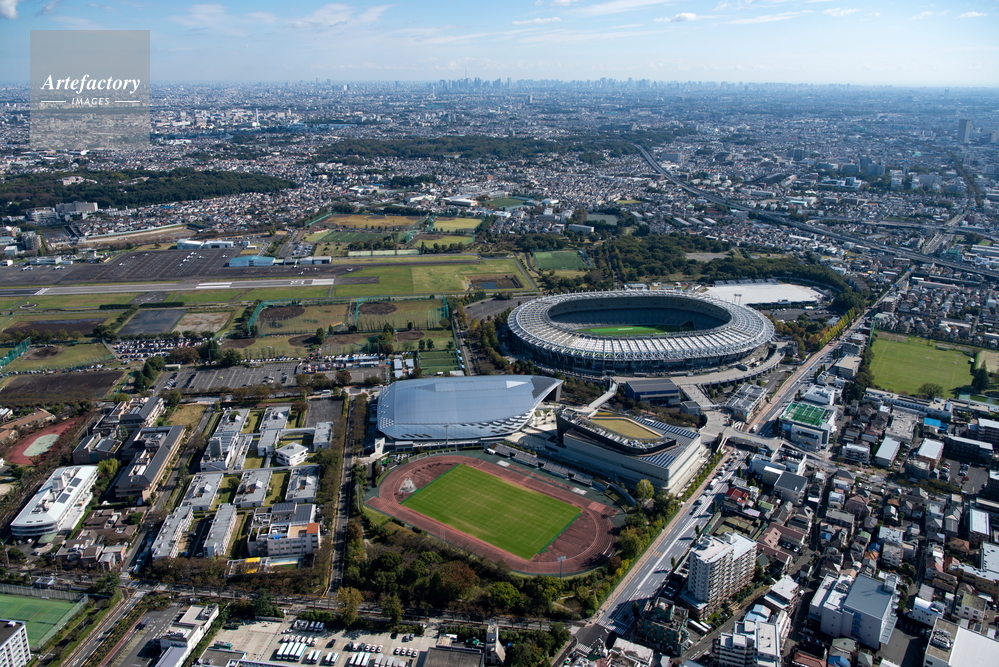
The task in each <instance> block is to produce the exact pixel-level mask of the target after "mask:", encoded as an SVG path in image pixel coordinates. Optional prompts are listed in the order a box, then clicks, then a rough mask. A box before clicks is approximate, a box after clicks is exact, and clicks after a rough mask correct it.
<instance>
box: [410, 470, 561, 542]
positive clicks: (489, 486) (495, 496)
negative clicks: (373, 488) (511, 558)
mask: <svg viewBox="0 0 999 667" xmlns="http://www.w3.org/2000/svg"><path fill="white" fill-rule="evenodd" d="M457 499H460V502H456V500H457ZM402 504H403V505H405V506H406V507H408V508H409V509H411V510H414V511H416V512H419V513H420V514H424V515H426V516H428V517H430V518H431V519H436V520H437V521H440V522H441V523H445V524H447V525H449V526H452V527H454V528H456V529H457V530H460V531H462V532H463V533H468V534H469V535H471V536H473V537H477V538H478V539H480V540H482V541H484V542H488V543H489V544H491V545H493V546H495V547H498V548H500V549H502V550H504V551H506V552H508V553H511V554H513V555H515V556H519V557H520V558H524V559H526V560H530V559H531V558H533V557H534V556H536V555H537V554H538V553H539V552H540V551H542V550H543V549H544V548H545V547H547V546H548V545H549V544H551V543H552V542H553V541H554V540H555V538H556V537H558V536H559V534H561V533H562V531H563V530H565V529H566V528H567V527H568V526H569V524H571V523H572V522H573V521H575V520H576V517H578V516H579V514H580V510H579V508H578V507H573V506H572V505H570V504H568V503H565V502H562V501H561V500H558V499H557V498H552V497H551V496H546V495H544V494H542V493H538V492H537V491H532V490H530V489H526V488H524V487H522V486H518V485H516V484H513V483H512V482H508V481H507V480H504V479H500V478H499V477H496V476H495V475H490V474H489V473H487V472H483V471H481V470H476V469H475V468H471V467H469V466H467V465H457V466H455V467H454V468H452V469H451V470H449V471H447V472H446V473H444V474H443V475H441V476H440V477H438V478H437V479H435V480H434V481H433V482H431V483H430V484H428V485H427V486H425V487H423V488H422V489H420V490H419V491H417V492H416V493H414V494H413V495H412V496H410V497H409V498H407V499H406V500H405V501H403V503H402Z"/></svg>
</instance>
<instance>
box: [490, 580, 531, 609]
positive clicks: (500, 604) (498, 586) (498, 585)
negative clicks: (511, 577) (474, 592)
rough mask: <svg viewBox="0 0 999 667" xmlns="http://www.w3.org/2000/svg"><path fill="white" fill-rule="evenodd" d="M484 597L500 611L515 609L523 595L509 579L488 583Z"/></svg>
mask: <svg viewBox="0 0 999 667" xmlns="http://www.w3.org/2000/svg"><path fill="white" fill-rule="evenodd" d="M486 597H487V598H488V599H489V602H490V603H491V604H492V605H493V606H494V607H496V609H498V610H500V611H508V610H510V609H516V608H517V607H518V606H520V603H521V600H523V596H522V595H521V594H520V591H518V590H517V587H516V586H514V585H513V584H511V583H510V582H509V581H497V582H495V583H493V584H490V586H489V589H488V591H487V592H486Z"/></svg>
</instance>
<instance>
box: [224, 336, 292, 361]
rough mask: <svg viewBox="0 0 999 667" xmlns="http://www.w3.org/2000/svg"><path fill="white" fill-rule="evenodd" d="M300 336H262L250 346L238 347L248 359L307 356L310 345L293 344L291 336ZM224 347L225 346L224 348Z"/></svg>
mask: <svg viewBox="0 0 999 667" xmlns="http://www.w3.org/2000/svg"><path fill="white" fill-rule="evenodd" d="M298 337H299V336H260V337H259V338H257V339H256V340H254V341H253V344H252V345H250V346H249V347H245V348H238V349H239V351H240V352H242V353H243V357H244V358H246V359H273V358H274V357H305V356H308V354H309V347H308V345H305V346H300V345H292V344H291V343H290V342H288V341H289V339H290V338H298ZM223 349H224V348H223Z"/></svg>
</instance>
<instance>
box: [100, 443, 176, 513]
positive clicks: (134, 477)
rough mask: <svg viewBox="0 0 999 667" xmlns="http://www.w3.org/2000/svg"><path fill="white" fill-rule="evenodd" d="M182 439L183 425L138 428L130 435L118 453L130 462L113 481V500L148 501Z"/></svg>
mask: <svg viewBox="0 0 999 667" xmlns="http://www.w3.org/2000/svg"><path fill="white" fill-rule="evenodd" d="M183 437H184V427H183V426H157V427H153V428H140V429H139V430H137V431H136V432H135V433H133V434H132V437H131V438H129V440H127V441H126V442H125V445H124V446H123V447H122V450H121V455H122V457H123V458H124V457H127V456H131V457H132V460H131V462H130V463H129V464H128V465H127V466H125V469H124V470H123V471H122V472H121V473H120V474H119V475H118V478H117V479H116V480H115V485H114V494H115V497H116V498H118V500H129V502H131V499H135V500H136V501H138V500H139V499H141V501H142V502H146V501H148V500H149V498H150V496H151V495H152V493H153V491H155V490H156V486H157V485H158V484H159V483H160V480H161V479H162V478H163V475H164V473H166V471H167V469H168V466H167V463H168V462H169V461H170V460H171V459H172V458H173V455H174V454H175V453H176V451H177V449H178V447H179V446H180V443H181V440H183Z"/></svg>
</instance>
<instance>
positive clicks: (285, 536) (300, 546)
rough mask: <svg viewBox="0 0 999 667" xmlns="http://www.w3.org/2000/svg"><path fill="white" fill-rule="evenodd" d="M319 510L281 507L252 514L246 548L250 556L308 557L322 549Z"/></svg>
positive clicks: (305, 506)
mask: <svg viewBox="0 0 999 667" xmlns="http://www.w3.org/2000/svg"><path fill="white" fill-rule="evenodd" d="M322 540H323V535H322V530H321V529H320V525H319V523H318V522H317V521H316V506H315V505H312V504H306V503H298V504H296V503H278V504H276V505H274V506H273V507H269V508H268V507H262V508H260V509H258V510H257V511H256V512H254V514H253V518H252V519H251V524H250V534H249V537H248V538H247V548H248V550H249V552H250V555H251V556H269V557H275V556H286V557H287V556H305V555H308V554H311V553H313V552H314V551H316V550H317V549H319V547H320V546H321V545H322Z"/></svg>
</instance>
